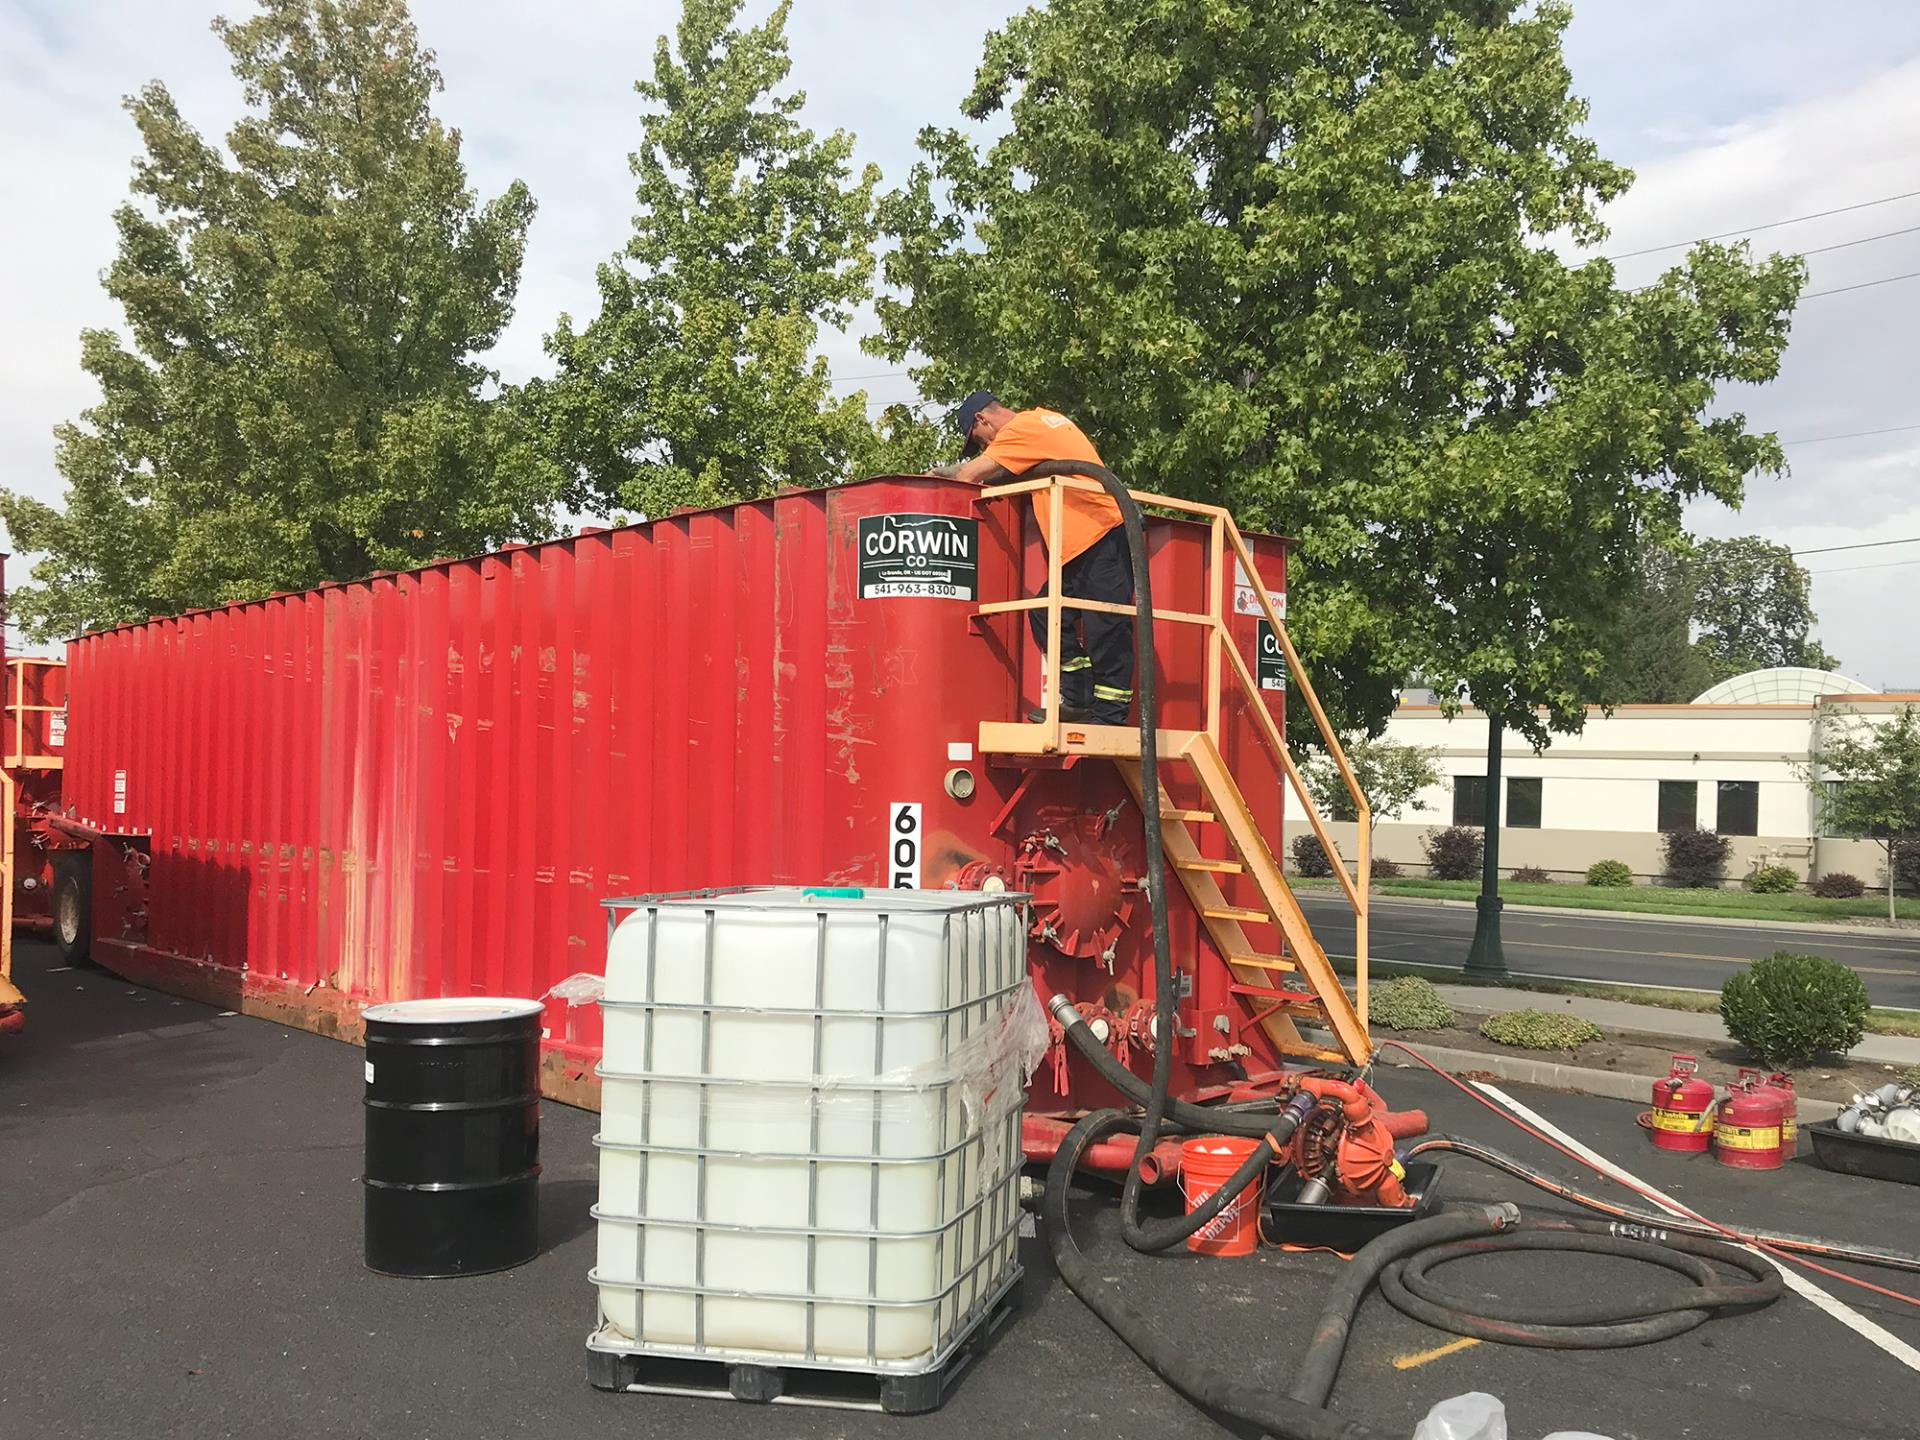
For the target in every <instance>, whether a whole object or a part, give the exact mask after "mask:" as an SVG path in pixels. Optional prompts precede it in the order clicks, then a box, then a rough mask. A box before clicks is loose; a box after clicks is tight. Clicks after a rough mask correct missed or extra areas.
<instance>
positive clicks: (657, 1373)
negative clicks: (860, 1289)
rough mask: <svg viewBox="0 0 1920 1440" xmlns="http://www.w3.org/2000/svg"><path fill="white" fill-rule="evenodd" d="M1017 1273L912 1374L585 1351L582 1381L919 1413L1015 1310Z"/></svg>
mask: <svg viewBox="0 0 1920 1440" xmlns="http://www.w3.org/2000/svg"><path fill="white" fill-rule="evenodd" d="M1019 1293H1020V1285H1019V1273H1018V1272H1017V1271H1016V1272H1015V1275H1014V1278H1013V1283H1012V1284H1010V1285H1009V1286H1008V1287H1007V1290H1006V1293H1005V1294H1003V1295H1002V1296H1001V1297H1000V1299H999V1301H998V1302H997V1303H996V1304H995V1305H994V1307H993V1309H991V1310H989V1311H988V1312H987V1313H986V1315H984V1316H983V1317H982V1318H981V1319H980V1321H979V1322H978V1323H977V1324H976V1325H975V1326H974V1327H973V1328H972V1329H971V1330H970V1331H968V1332H967V1335H966V1338H965V1339H963V1340H961V1341H960V1343H959V1344H958V1345H956V1346H955V1347H954V1348H953V1351H952V1353H950V1354H949V1355H948V1356H947V1358H946V1359H945V1360H943V1361H942V1362H941V1363H940V1364H939V1365H938V1366H937V1367H935V1368H934V1369H932V1370H928V1371H924V1372H922V1373H921V1374H918V1375H893V1374H876V1373H874V1372H871V1371H863V1370H841V1369H820V1368H815V1367H812V1366H805V1365H754V1364H746V1363H743V1362H740V1361H736V1360H700V1359H695V1358H691V1357H687V1356H680V1355H648V1354H632V1353H615V1352H613V1351H608V1350H589V1351H587V1383H588V1384H590V1385H592V1386H593V1387H594V1389H596V1390H613V1391H622V1392H625V1393H628V1394H640V1395H688V1396H694V1397H697V1398H702V1399H712V1400H737V1401H740V1402H741V1403H743V1404H748V1405H811V1406H816V1407H820V1408H823V1409H830V1410H880V1411H884V1412H885V1413H887V1414H889V1415H924V1414H927V1413H928V1412H930V1411H934V1410H938V1409H939V1408H940V1407H941V1405H942V1404H944V1403H945V1402H946V1398H947V1392H948V1391H949V1390H951V1389H952V1388H953V1386H954V1384H955V1382H956V1381H958V1380H959V1378H960V1376H961V1374H962V1372H964V1371H965V1370H966V1368H967V1367H968V1366H969V1365H971V1364H972V1363H973V1362H974V1361H975V1360H976V1359H978V1358H979V1357H980V1356H981V1355H982V1354H984V1353H985V1352H986V1349H987V1347H988V1346H989V1345H990V1344H991V1343H992V1342H993V1339H994V1337H995V1336H996V1335H998V1334H999V1332H1000V1331H1001V1329H1003V1328H1004V1327H1005V1325H1006V1323H1007V1321H1009V1320H1010V1319H1012V1318H1013V1313H1014V1311H1015V1310H1016V1309H1018V1308H1019Z"/></svg>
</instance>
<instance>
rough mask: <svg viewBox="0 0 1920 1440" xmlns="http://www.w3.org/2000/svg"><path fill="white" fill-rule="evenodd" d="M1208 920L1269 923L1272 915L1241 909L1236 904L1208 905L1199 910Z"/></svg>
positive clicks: (1257, 923) (1256, 923)
mask: <svg viewBox="0 0 1920 1440" xmlns="http://www.w3.org/2000/svg"><path fill="white" fill-rule="evenodd" d="M1200 913H1201V914H1202V915H1204V916H1206V917H1207V919H1209V920H1238V921H1240V922H1241V923H1242V924H1243V925H1271V924H1272V923H1273V917H1272V916H1271V915H1269V914H1268V913H1267V912H1266V911H1264V910H1243V909H1241V908H1240V907H1239V906H1237V905H1210V906H1208V907H1207V908H1205V909H1203V910H1202V911H1201V912H1200Z"/></svg>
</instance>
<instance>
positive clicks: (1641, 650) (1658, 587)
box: [1597, 545, 1721, 705]
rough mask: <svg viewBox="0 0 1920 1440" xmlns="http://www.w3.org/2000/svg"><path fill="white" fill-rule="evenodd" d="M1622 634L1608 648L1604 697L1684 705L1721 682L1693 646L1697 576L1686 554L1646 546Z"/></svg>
mask: <svg viewBox="0 0 1920 1440" xmlns="http://www.w3.org/2000/svg"><path fill="white" fill-rule="evenodd" d="M1625 585H1626V587H1627V595H1626V601H1625V604H1624V605H1622V607H1621V609H1620V624H1619V628H1618V630H1616V631H1615V632H1614V634H1613V635H1612V636H1611V637H1609V639H1608V640H1607V642H1606V643H1605V645H1604V647H1603V648H1604V650H1605V654H1606V658H1605V660H1604V661H1603V663H1602V673H1601V679H1600V684H1599V686H1598V687H1597V688H1598V698H1599V699H1600V700H1602V701H1604V702H1606V703H1609V704H1636V705H1684V704H1686V703H1687V702H1689V701H1691V700H1692V699H1694V698H1695V697H1696V696H1698V695H1699V694H1700V693H1701V692H1702V691H1703V690H1705V689H1707V688H1708V687H1709V686H1711V685H1712V684H1713V683H1714V682H1715V681H1716V680H1718V679H1720V678H1721V675H1720V673H1719V671H1718V669H1717V668H1716V667H1715V665H1714V663H1713V661H1712V659H1711V658H1710V657H1709V656H1708V655H1707V654H1706V653H1705V652H1704V651H1703V650H1701V649H1699V648H1698V647H1696V646H1695V644H1694V642H1693V612H1694V603H1693V600H1694V594H1693V576H1692V572H1691V571H1690V569H1689V568H1688V564H1687V557H1686V555H1685V554H1684V553H1683V552H1676V551H1673V550H1668V549H1664V548H1662V547H1660V546H1657V545H1649V546H1645V547H1643V550H1642V553H1641V555H1640V557H1639V563H1638V564H1637V565H1636V566H1635V568H1634V570H1633V572H1632V573H1631V574H1630V575H1629V576H1628V577H1627V578H1626V580H1625Z"/></svg>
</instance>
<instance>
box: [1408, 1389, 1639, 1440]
mask: <svg viewBox="0 0 1920 1440" xmlns="http://www.w3.org/2000/svg"><path fill="white" fill-rule="evenodd" d="M1413 1440H1507V1407H1506V1406H1505V1405H1503V1404H1501V1403H1500V1401H1499V1399H1498V1398H1497V1397H1495V1396H1492V1395H1488V1394H1486V1393H1485V1392H1483V1391H1479V1390H1470V1391H1468V1392H1467V1393H1466V1394H1465V1395H1456V1396H1454V1397H1453V1398H1452V1399H1451V1400H1442V1401H1441V1402H1440V1403H1439V1404H1438V1405H1436V1406H1434V1407H1433V1409H1431V1410H1429V1411H1428V1412H1427V1418H1426V1419H1424V1420H1422V1421H1421V1422H1420V1428H1419V1429H1418V1430H1416V1431H1414V1432H1413ZM1546 1440H1607V1437H1606V1436H1605V1435H1596V1434H1594V1433H1593V1432H1592V1431H1591V1430H1556V1431H1554V1432H1553V1433H1552V1434H1551V1435H1549V1436H1547V1437H1546Z"/></svg>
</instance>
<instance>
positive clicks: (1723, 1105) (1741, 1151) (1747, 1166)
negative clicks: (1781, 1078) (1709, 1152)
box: [1713, 1075, 1786, 1170]
mask: <svg viewBox="0 0 1920 1440" xmlns="http://www.w3.org/2000/svg"><path fill="white" fill-rule="evenodd" d="M1785 1118H1786V1106H1785V1105H1784V1104H1783V1103H1782V1101H1781V1099H1780V1092H1779V1091H1777V1090H1772V1089H1769V1088H1768V1087H1766V1086H1765V1085H1762V1084H1761V1083H1760V1077H1759V1076H1758V1075H1750V1076H1748V1077H1747V1078H1746V1079H1744V1080H1736V1081H1734V1082H1733V1084H1731V1085H1729V1086H1728V1087H1727V1098H1726V1099H1724V1100H1722V1101H1721V1102H1720V1107H1719V1109H1718V1110H1717V1111H1715V1112H1714V1117H1713V1158H1714V1159H1716V1160H1718V1161H1719V1162H1720V1163H1721V1164H1722V1165H1731V1166H1733V1167H1734V1168H1735V1169H1739V1170H1778V1169H1779V1168H1780V1160H1781V1155H1780V1126H1781V1122H1782V1121H1783V1120H1784V1119H1785Z"/></svg>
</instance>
